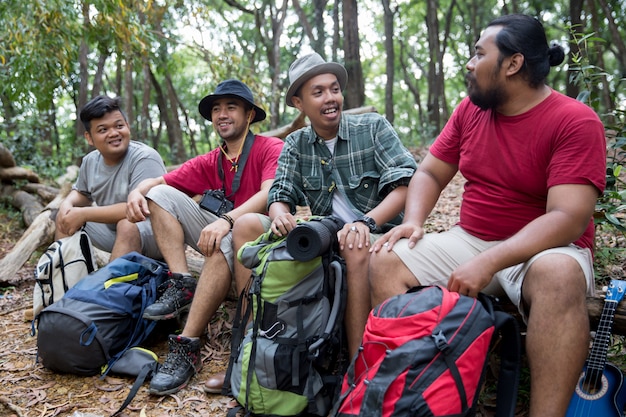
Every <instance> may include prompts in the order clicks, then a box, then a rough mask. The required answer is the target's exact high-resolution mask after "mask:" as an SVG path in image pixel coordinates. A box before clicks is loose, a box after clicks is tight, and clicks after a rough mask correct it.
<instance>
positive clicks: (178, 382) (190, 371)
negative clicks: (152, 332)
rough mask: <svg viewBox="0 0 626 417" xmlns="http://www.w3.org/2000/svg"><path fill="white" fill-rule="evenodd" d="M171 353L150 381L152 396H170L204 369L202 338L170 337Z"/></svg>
mask: <svg viewBox="0 0 626 417" xmlns="http://www.w3.org/2000/svg"><path fill="white" fill-rule="evenodd" d="M169 348H170V351H169V353H168V354H167V358H165V362H163V365H161V366H160V367H159V370H158V371H157V373H156V374H155V375H154V376H153V377H152V381H150V394H155V395H168V394H173V393H175V392H178V391H180V390H181V389H183V388H184V387H185V386H186V385H187V383H188V382H189V380H190V379H191V377H192V376H194V375H195V374H196V373H197V372H200V369H202V357H201V356H200V350H201V349H202V343H201V342H200V338H194V339H192V338H189V337H184V336H177V335H170V336H169Z"/></svg>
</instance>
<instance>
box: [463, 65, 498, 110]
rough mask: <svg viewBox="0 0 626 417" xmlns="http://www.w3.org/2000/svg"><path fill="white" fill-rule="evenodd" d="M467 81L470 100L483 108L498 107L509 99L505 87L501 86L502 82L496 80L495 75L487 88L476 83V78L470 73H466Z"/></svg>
mask: <svg viewBox="0 0 626 417" xmlns="http://www.w3.org/2000/svg"><path fill="white" fill-rule="evenodd" d="M465 83H466V85H467V92H468V94H469V98H470V100H471V101H472V103H474V104H475V105H476V106H478V107H479V108H480V109H481V110H491V109H497V108H498V107H499V106H500V105H501V104H503V103H504V102H506V100H507V96H506V93H505V92H504V88H501V87H500V83H498V82H496V80H495V77H494V80H493V82H492V83H491V85H490V87H488V88H487V89H480V88H479V87H478V86H477V85H476V79H475V78H474V76H473V75H472V74H470V73H467V74H466V75H465Z"/></svg>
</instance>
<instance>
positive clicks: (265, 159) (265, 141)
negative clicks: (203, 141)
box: [163, 135, 284, 208]
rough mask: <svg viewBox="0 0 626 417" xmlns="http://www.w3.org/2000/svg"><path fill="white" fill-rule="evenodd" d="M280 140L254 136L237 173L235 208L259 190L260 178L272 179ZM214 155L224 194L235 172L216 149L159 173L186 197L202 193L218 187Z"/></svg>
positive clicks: (219, 184)
mask: <svg viewBox="0 0 626 417" xmlns="http://www.w3.org/2000/svg"><path fill="white" fill-rule="evenodd" d="M283 143H284V142H283V141H282V140H280V139H278V138H274V137H267V136H259V135H256V136H255V137H254V142H253V143H252V148H250V154H249V156H248V159H247V161H246V163H245V166H244V170H243V172H242V174H241V181H240V183H239V189H238V190H237V192H236V193H235V195H234V199H233V198H232V197H231V198H230V199H231V200H232V201H233V202H234V204H235V208H236V207H239V206H240V205H241V204H243V203H244V202H246V201H247V200H248V199H249V198H250V197H252V196H253V195H254V194H256V193H257V192H259V190H260V189H261V183H263V181H266V180H269V179H273V178H274V176H275V174H276V167H277V166H278V156H279V155H280V151H281V150H282V148H283ZM217 158H222V167H223V170H224V182H225V187H226V195H227V196H229V195H230V194H231V192H232V188H231V185H232V183H233V178H234V177H235V171H234V170H231V169H230V167H231V163H230V161H229V160H228V159H227V158H226V156H225V155H224V154H223V152H222V151H221V150H220V149H219V148H216V149H213V150H212V151H210V152H208V153H206V154H204V155H199V156H196V157H195V158H192V159H190V160H188V161H187V162H185V163H184V164H182V165H181V166H180V167H178V168H177V169H175V170H174V171H172V172H169V173H167V174H165V175H164V176H163V178H164V179H165V182H166V184H168V185H171V186H172V187H174V188H176V189H178V190H180V191H182V192H184V193H185V194H187V195H189V196H190V197H193V196H196V195H199V194H202V193H203V192H204V191H205V190H221V189H222V180H221V179H220V176H219V174H218V165H217V161H218V159H217Z"/></svg>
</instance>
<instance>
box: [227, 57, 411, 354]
mask: <svg viewBox="0 0 626 417" xmlns="http://www.w3.org/2000/svg"><path fill="white" fill-rule="evenodd" d="M347 80H348V74H347V72H346V69H345V68H344V67H343V65H341V64H338V63H336V62H325V61H324V60H323V58H322V57H321V56H320V55H319V54H317V53H313V54H310V55H306V56H303V57H301V58H298V59H297V60H296V61H294V62H293V64H292V65H291V67H290V68H289V82H290V85H289V89H288V90H287V95H286V97H285V101H286V104H287V105H288V106H291V107H295V108H297V109H298V110H300V111H301V112H303V113H304V114H305V115H306V116H307V117H308V119H309V121H310V122H311V124H310V126H307V127H304V128H302V129H300V130H298V131H296V132H293V133H292V134H290V135H289V136H287V138H286V139H285V146H284V147H283V150H282V153H281V155H280V158H279V160H278V169H277V171H276V179H275V181H274V183H273V185H272V187H271V189H270V192H269V198H268V207H269V218H267V217H266V216H263V215H254V214H252V215H246V216H243V217H241V218H240V219H239V220H238V222H237V223H236V224H235V228H234V230H233V239H234V240H235V241H239V233H240V232H242V233H246V232H249V231H251V230H258V231H259V232H263V231H264V230H267V229H268V228H271V230H272V231H273V232H274V233H276V234H278V235H279V236H285V235H286V234H288V233H289V232H290V231H291V230H293V228H294V227H295V226H296V219H295V217H294V214H295V211H296V207H297V206H309V207H310V209H311V213H312V214H313V215H317V216H329V215H334V216H336V217H338V218H340V219H341V220H343V221H344V222H345V226H344V227H343V228H342V229H341V230H340V231H339V232H338V235H337V237H338V241H339V250H340V255H341V256H342V257H343V258H344V259H345V261H346V280H347V284H348V298H347V305H346V316H345V320H346V321H345V325H346V331H347V338H348V350H349V353H350V355H354V354H355V353H356V352H357V350H358V347H359V345H360V342H361V336H362V334H363V330H364V328H365V322H366V320H367V315H368V313H369V311H370V308H371V306H370V291H369V283H368V275H367V274H368V270H367V267H368V259H369V247H370V244H371V242H373V241H374V240H375V239H376V238H377V237H378V236H379V235H380V233H381V232H384V231H386V230H389V229H390V228H391V227H392V226H393V225H396V224H399V223H400V222H401V221H402V211H403V209H404V200H405V195H406V192H407V184H408V183H409V181H410V179H411V177H412V176H413V173H414V172H415V170H416V168H417V164H416V162H415V159H414V158H413V156H412V155H411V153H410V152H409V151H408V150H407V149H406V148H405V147H404V146H403V145H402V143H401V141H400V138H399V137H398V135H397V133H396V132H395V130H394V129H393V127H392V126H391V124H390V123H389V122H388V121H387V120H386V119H385V118H384V117H382V116H381V115H379V114H378V113H366V114H358V115H355V114H345V113H343V112H342V107H343V94H342V90H343V89H344V88H345V86H346V83H347Z"/></svg>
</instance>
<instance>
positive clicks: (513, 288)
mask: <svg viewBox="0 0 626 417" xmlns="http://www.w3.org/2000/svg"><path fill="white" fill-rule="evenodd" d="M408 242H409V240H408V239H402V240H400V241H399V242H396V244H395V245H394V246H393V251H394V252H395V254H396V255H398V256H399V257H400V259H401V260H402V262H403V263H404V264H405V265H406V267H407V268H408V269H409V270H410V271H411V272H412V273H413V275H415V277H416V279H417V280H418V281H419V283H420V284H421V285H441V286H446V285H447V283H448V278H449V277H450V274H451V273H452V271H453V270H454V269H456V267H457V266H459V265H461V264H462V263H464V262H466V261H468V260H470V259H472V258H473V257H475V256H476V255H478V254H479V253H481V252H484V251H485V250H487V249H489V248H490V247H492V246H494V245H497V244H498V243H499V241H491V242H489V241H485V240H481V239H479V238H477V237H475V236H472V235H470V234H469V233H467V232H466V231H464V230H463V229H462V228H461V227H460V226H454V227H452V228H451V229H450V230H448V231H447V232H443V233H428V234H426V235H425V236H424V237H423V238H422V239H421V240H420V241H418V242H417V245H415V247H414V248H413V249H409V247H408ZM550 253H562V254H565V255H568V256H571V257H572V258H574V259H575V260H576V261H577V262H578V264H579V265H580V267H581V269H582V270H583V272H584V274H585V279H586V280H587V294H588V295H590V296H593V294H594V288H595V283H594V274H593V258H592V256H591V251H590V250H589V249H587V248H581V247H578V246H576V245H569V246H564V247H559V248H553V249H548V250H545V251H543V252H540V253H538V254H536V255H535V256H533V257H532V258H530V259H529V260H528V261H526V262H524V263H521V264H518V265H513V266H511V267H508V268H505V269H503V270H501V271H499V272H498V273H496V274H495V275H494V277H493V279H492V280H491V283H490V284H489V285H488V286H487V287H486V288H485V289H484V290H483V292H484V293H486V294H491V295H496V296H497V295H502V294H506V295H507V296H508V297H509V299H510V300H511V302H513V303H514V304H515V305H516V306H517V308H518V310H519V311H520V313H521V314H522V316H523V317H524V318H526V314H525V312H524V309H523V306H522V284H523V282H524V276H525V275H526V272H527V271H528V268H530V266H531V265H532V263H533V262H535V261H536V260H537V259H539V258H540V257H541V256H543V255H547V254H550Z"/></svg>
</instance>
